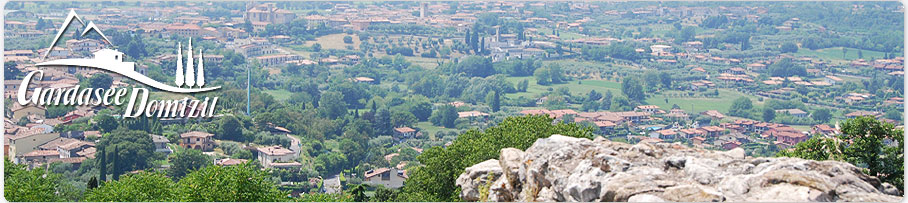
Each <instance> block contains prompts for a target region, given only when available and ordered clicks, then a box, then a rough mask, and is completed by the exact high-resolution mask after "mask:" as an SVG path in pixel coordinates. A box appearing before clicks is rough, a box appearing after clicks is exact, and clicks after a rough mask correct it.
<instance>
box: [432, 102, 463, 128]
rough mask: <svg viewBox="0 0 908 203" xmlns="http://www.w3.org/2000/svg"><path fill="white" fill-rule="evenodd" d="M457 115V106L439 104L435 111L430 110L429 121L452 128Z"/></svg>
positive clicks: (455, 122)
mask: <svg viewBox="0 0 908 203" xmlns="http://www.w3.org/2000/svg"><path fill="white" fill-rule="evenodd" d="M457 117H458V115H457V108H455V107H454V106H452V105H450V104H446V105H443V106H439V107H438V109H436V110H435V112H432V116H431V117H429V121H431V122H432V125H436V126H444V127H446V128H453V127H455V124H457Z"/></svg>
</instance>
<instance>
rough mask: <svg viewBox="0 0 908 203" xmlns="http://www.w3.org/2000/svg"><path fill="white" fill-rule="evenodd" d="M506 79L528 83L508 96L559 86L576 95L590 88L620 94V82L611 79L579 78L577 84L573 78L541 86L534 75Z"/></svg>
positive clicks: (535, 94)
mask: <svg viewBox="0 0 908 203" xmlns="http://www.w3.org/2000/svg"><path fill="white" fill-rule="evenodd" d="M507 80H508V81H509V82H511V83H514V84H517V83H519V82H520V81H523V80H528V81H529V85H528V86H527V91H526V92H518V93H513V94H507V95H506V96H507V97H509V98H517V97H520V96H524V97H529V98H533V97H536V96H537V95H539V94H541V93H544V92H548V91H549V90H548V88H552V89H553V90H555V89H558V88H560V87H567V88H568V89H570V91H571V94H572V95H577V94H581V95H586V94H587V93H589V92H590V91H591V90H596V91H597V92H599V93H603V94H605V92H606V91H609V90H611V91H612V94H621V84H620V83H617V82H613V81H604V80H580V84H577V81H578V80H573V81H568V82H567V83H562V84H555V85H548V86H543V85H539V84H536V78H535V77H529V76H527V77H508V78H507Z"/></svg>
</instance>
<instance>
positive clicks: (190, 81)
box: [186, 38, 195, 88]
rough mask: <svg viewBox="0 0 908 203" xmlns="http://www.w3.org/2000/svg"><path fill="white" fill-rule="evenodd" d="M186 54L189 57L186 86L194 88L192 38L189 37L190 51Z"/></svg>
mask: <svg viewBox="0 0 908 203" xmlns="http://www.w3.org/2000/svg"><path fill="white" fill-rule="evenodd" d="M186 55H187V57H188V58H189V60H187V61H186V86H188V87H189V88H192V86H195V73H194V72H195V70H193V67H192V59H193V58H192V38H189V52H188V53H186Z"/></svg>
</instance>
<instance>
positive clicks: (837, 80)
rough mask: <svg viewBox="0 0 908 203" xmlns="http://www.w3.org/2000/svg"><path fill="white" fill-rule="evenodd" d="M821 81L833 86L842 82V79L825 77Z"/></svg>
mask: <svg viewBox="0 0 908 203" xmlns="http://www.w3.org/2000/svg"><path fill="white" fill-rule="evenodd" d="M823 81H826V82H827V83H829V84H832V85H835V84H836V83H839V82H842V81H843V80H842V78H839V77H836V76H831V75H827V76H826V77H825V78H823Z"/></svg>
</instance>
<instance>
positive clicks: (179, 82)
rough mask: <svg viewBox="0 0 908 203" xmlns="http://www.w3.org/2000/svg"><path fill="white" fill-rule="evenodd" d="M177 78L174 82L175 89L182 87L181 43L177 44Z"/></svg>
mask: <svg viewBox="0 0 908 203" xmlns="http://www.w3.org/2000/svg"><path fill="white" fill-rule="evenodd" d="M177 46H178V47H177V76H176V81H174V82H175V83H176V84H177V87H180V86H183V43H180V42H178V43H177Z"/></svg>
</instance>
